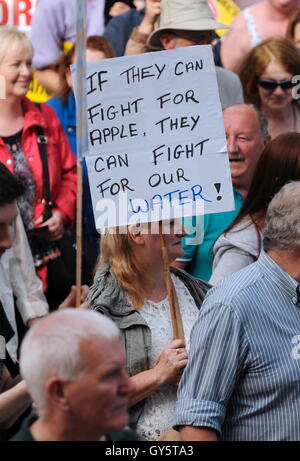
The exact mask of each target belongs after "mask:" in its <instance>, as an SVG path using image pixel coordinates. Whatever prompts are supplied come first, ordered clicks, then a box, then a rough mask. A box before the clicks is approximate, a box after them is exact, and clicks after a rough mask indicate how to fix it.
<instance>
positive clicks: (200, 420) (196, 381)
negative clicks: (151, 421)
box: [176, 292, 249, 433]
mask: <svg viewBox="0 0 300 461" xmlns="http://www.w3.org/2000/svg"><path fill="white" fill-rule="evenodd" d="M211 293H212V294H213V292H211ZM248 349H249V347H248V341H247V338H246V335H245V332H244V328H243V326H242V323H241V320H240V318H239V317H238V316H237V314H236V313H235V312H234V311H233V310H232V309H231V308H230V307H229V306H224V305H222V304H220V303H219V302H218V303H214V302H211V296H210V295H208V297H207V299H206V301H205V302H204V304H203V306H202V308H201V310H200V314H199V317H198V320H197V321H196V323H195V325H194V328H193V330H192V335H191V344H190V354H189V360H188V364H187V367H186V369H185V371H184V373H183V376H182V379H181V381H180V385H179V389H178V400H177V409H176V426H186V425H188V426H196V427H200V426H202V427H208V428H212V429H214V430H216V431H217V432H219V433H220V432H221V429H222V424H223V422H224V419H225V414H226V407H227V404H228V402H229V400H230V398H231V396H232V393H233V391H234V389H235V386H236V383H237V381H238V379H239V376H240V375H241V373H242V372H243V370H244V368H245V366H246V360H247V354H248Z"/></svg>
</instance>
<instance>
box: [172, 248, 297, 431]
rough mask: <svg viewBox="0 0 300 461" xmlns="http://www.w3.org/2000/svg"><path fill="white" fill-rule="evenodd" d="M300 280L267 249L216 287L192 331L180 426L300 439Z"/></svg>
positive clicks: (178, 415)
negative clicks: (299, 289) (299, 296)
mask: <svg viewBox="0 0 300 461" xmlns="http://www.w3.org/2000/svg"><path fill="white" fill-rule="evenodd" d="M297 286H298V283H297V282H296V280H294V279H293V278H292V277H291V276H290V275H289V274H288V273H287V272H285V271H284V270H283V269H282V268H281V267H280V266H278V265H277V264H276V263H275V262H274V261H273V260H272V259H271V258H270V257H269V256H268V255H267V254H266V253H265V252H264V251H262V252H261V255H260V257H259V259H258V260H257V262H255V263H253V264H251V265H250V266H248V267H246V268H244V269H242V270H240V271H239V272H237V273H235V274H233V275H231V276H229V277H227V278H226V279H224V280H223V281H222V282H221V283H220V284H218V285H217V286H216V287H215V288H213V289H212V290H210V291H209V293H208V296H207V298H206V300H205V302H204V303H203V305H202V308H201V310H200V312H199V317H198V320H197V321H196V323H195V326H194V328H193V331H192V336H191V346H190V357H189V362H188V365H187V367H186V370H185V372H184V374H183V377H182V379H181V382H180V386H179V390H178V403H177V411H176V421H175V424H176V425H181V426H184V425H189V426H203V427H208V428H212V429H215V430H216V431H218V433H219V436H220V440H300V303H297V295H296V288H297Z"/></svg>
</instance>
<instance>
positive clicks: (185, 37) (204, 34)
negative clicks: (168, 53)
mask: <svg viewBox="0 0 300 461" xmlns="http://www.w3.org/2000/svg"><path fill="white" fill-rule="evenodd" d="M212 38H213V31H207V30H204V31H201V30H199V31H193V30H174V31H172V32H166V33H163V34H162V35H161V37H160V40H161V43H162V46H163V48H164V49H165V50H173V49H175V48H184V47H186V46H194V45H208V44H210V43H211V41H212Z"/></svg>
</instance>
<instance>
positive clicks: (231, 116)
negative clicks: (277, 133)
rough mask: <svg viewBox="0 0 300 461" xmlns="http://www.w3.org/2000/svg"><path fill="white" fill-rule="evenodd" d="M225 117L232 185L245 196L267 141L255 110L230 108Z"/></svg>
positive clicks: (225, 112)
mask: <svg viewBox="0 0 300 461" xmlns="http://www.w3.org/2000/svg"><path fill="white" fill-rule="evenodd" d="M223 116H224V127H225V133H226V139H227V150H228V155H229V161H230V171H231V178H232V183H233V185H234V187H236V188H237V189H238V190H239V191H240V192H241V193H244V195H245V194H246V193H247V191H248V188H249V185H250V183H251V180H252V177H253V173H254V170H255V167H256V164H257V161H258V159H259V157H260V155H261V152H262V149H263V147H264V144H265V141H264V139H263V137H262V134H261V131H260V127H259V120H258V116H257V114H256V112H255V110H254V109H251V108H247V107H246V108H245V107H238V106H235V107H229V108H227V109H225V110H224V113H223Z"/></svg>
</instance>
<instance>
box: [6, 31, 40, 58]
mask: <svg viewBox="0 0 300 461" xmlns="http://www.w3.org/2000/svg"><path fill="white" fill-rule="evenodd" d="M25 50H26V51H29V53H30V54H31V56H33V46H32V44H31V41H30V40H29V38H28V37H27V36H26V34H25V33H24V32H21V31H20V30H18V29H16V28H14V27H0V62H2V61H3V59H4V58H5V57H6V55H14V54H19V53H20V54H21V53H24V51H25Z"/></svg>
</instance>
